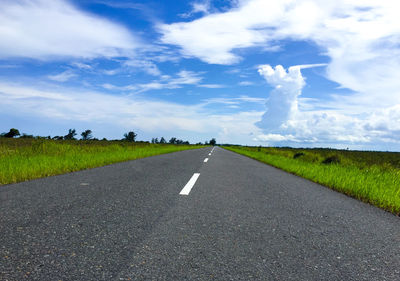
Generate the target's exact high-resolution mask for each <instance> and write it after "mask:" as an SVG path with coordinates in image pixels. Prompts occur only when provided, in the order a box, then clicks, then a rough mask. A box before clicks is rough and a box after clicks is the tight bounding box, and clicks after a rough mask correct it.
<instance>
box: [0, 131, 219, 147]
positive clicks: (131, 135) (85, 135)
mask: <svg viewBox="0 0 400 281" xmlns="http://www.w3.org/2000/svg"><path fill="white" fill-rule="evenodd" d="M77 135H78V133H77V132H76V130H75V129H69V130H68V133H67V134H66V135H64V136H54V137H51V136H47V137H42V136H33V135H28V134H25V133H23V134H21V133H20V132H19V130H18V129H15V128H11V129H10V131H9V132H7V133H1V134H0V137H4V138H16V137H19V138H36V139H53V140H78V139H77V138H76V136H77ZM80 136H81V138H80V140H84V141H85V140H99V139H97V138H95V137H93V132H92V130H85V131H83V132H82V133H81V134H80ZM136 137H137V134H136V133H135V132H134V131H130V132H127V133H125V134H124V135H123V138H122V139H121V140H122V141H128V142H136V141H137V139H136ZM101 140H102V141H107V139H106V138H103V139H101ZM146 142H147V141H146ZM147 143H148V142H147ZM151 143H154V144H167V143H169V144H190V142H189V141H184V140H181V139H177V138H175V137H172V138H171V139H170V140H169V141H168V142H167V140H166V139H165V138H164V137H161V138H160V139H158V138H152V139H151ZM216 143H217V141H216V140H215V138H212V139H211V140H210V141H205V142H204V144H205V145H216ZM196 144H197V145H202V144H203V143H201V142H198V143H196Z"/></svg>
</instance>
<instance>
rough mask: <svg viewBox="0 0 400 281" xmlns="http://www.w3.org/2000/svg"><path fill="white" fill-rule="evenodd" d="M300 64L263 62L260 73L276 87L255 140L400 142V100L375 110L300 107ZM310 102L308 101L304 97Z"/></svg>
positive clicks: (259, 124) (371, 143) (268, 101)
mask: <svg viewBox="0 0 400 281" xmlns="http://www.w3.org/2000/svg"><path fill="white" fill-rule="evenodd" d="M300 69H301V66H294V67H290V68H289V69H288V70H285V69H284V68H283V67H282V66H280V65H278V66H276V67H275V68H272V67H271V66H270V65H263V66H260V69H259V73H260V75H262V76H263V77H264V78H265V80H266V81H267V82H268V83H269V84H270V85H271V86H273V87H274V89H273V90H272V91H271V93H270V96H269V98H268V100H267V102H266V107H267V111H266V112H265V113H264V115H263V116H262V119H261V121H259V122H257V123H256V125H257V126H258V127H259V128H260V129H262V131H263V132H264V133H263V134H260V135H258V136H256V137H255V138H254V140H255V141H265V142H268V143H280V142H286V143H290V142H292V143H293V142H294V143H314V144H315V143H319V144H327V143H336V144H338V143H353V144H369V145H374V144H375V145H377V144H378V143H385V142H389V143H400V140H399V136H400V122H399V121H400V104H398V105H394V106H390V107H386V108H383V109H376V110H374V111H372V112H362V111H361V112H357V111H352V112H349V111H345V110H344V111H342V112H339V111H338V110H335V109H330V110H326V109H325V110H315V109H313V108H312V107H311V110H308V111H305V110H299V107H298V104H299V99H300V95H301V91H302V89H303V87H304V86H305V80H304V78H303V76H302V74H301V71H300ZM303 102H305V103H307V101H303Z"/></svg>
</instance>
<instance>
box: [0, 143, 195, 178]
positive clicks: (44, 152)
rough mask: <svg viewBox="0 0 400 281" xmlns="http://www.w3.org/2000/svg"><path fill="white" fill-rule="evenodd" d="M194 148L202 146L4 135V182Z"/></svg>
mask: <svg viewBox="0 0 400 281" xmlns="http://www.w3.org/2000/svg"><path fill="white" fill-rule="evenodd" d="M194 148H199V146H194V145H170V144H148V143H129V142H123V141H59V140H57V141H55V140H44V139H41V140H38V139H7V138H0V184H10V183H16V182H21V181H26V180H31V179H35V178H41V177H47V176H53V175H57V174H63V173H68V172H73V171H79V170H83V169H88V168H94V167H99V166H104V165H108V164H112V163H116V162H122V161H127V160H133V159H138V158H144V157H148V156H153V155H158V154H164V153H170V152H175V151H180V150H187V149H194Z"/></svg>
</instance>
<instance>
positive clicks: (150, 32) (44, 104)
mask: <svg viewBox="0 0 400 281" xmlns="http://www.w3.org/2000/svg"><path fill="white" fill-rule="evenodd" d="M399 9H400V3H396V1H387V2H384V3H375V1H361V2H360V1H358V0H351V1H344V0H340V1H335V2H334V3H326V2H323V1H320V0H312V1H302V0H299V1H294V2H293V1H279V2H273V1H263V0H237V1H236V0H235V1H231V0H199V1H183V0H179V1H155V0H149V1H122V0H121V1H119V0H117V1H110V0H83V1H82V0H81V1H78V0H52V1H47V0H30V1H28V0H12V1H11V0H5V1H3V2H2V3H1V4H0V22H1V26H3V27H4V28H2V29H0V37H1V38H2V40H1V42H0V118H1V120H2V122H1V124H0V133H2V132H8V130H9V129H10V128H16V129H18V130H19V131H20V133H21V134H22V133H26V134H29V135H30V134H32V135H40V136H48V135H50V136H52V137H53V136H56V135H59V136H63V135H65V134H66V133H67V131H68V129H70V128H74V129H76V131H77V132H78V136H79V133H80V132H82V131H84V130H87V129H90V130H92V131H93V136H94V137H96V138H98V139H102V138H107V139H118V138H119V139H121V138H122V137H123V134H124V133H126V132H129V131H134V132H135V133H137V134H138V140H143V141H150V140H151V139H152V138H156V137H157V138H161V137H164V138H165V139H166V140H167V141H168V140H169V139H170V138H172V137H176V138H178V139H181V140H184V141H186V140H187V141H189V142H190V143H198V142H202V143H204V142H205V141H206V140H211V139H212V138H215V139H216V140H217V143H230V144H234V143H237V144H239V145H249V146H260V145H261V146H273V147H286V146H289V147H294V148H300V147H302V148H334V149H344V150H346V149H347V148H348V149H350V150H364V151H365V150H366V151H392V152H398V151H400V80H399V79H398V74H397V73H398V69H400V56H399V54H400V39H399V38H400V19H399V18H398V15H397V14H396V11H398V10H399Z"/></svg>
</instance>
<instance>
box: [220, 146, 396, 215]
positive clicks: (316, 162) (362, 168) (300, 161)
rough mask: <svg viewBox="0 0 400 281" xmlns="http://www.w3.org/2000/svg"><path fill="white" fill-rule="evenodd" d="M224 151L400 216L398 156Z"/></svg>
mask: <svg viewBox="0 0 400 281" xmlns="http://www.w3.org/2000/svg"><path fill="white" fill-rule="evenodd" d="M224 148H226V149H229V150H231V151H234V152H237V153H240V154H243V155H246V156H248V157H251V158H254V159H256V160H259V161H261V162H264V163H267V164H270V165H272V166H275V167H277V168H280V169H282V170H285V171H288V172H290V173H293V174H295V175H298V176H301V177H304V178H307V179H310V180H312V181H314V182H317V183H320V184H322V185H325V186H327V187H330V188H332V189H335V190H337V191H339V192H342V193H345V194H347V195H349V196H352V197H354V198H357V199H359V200H362V201H364V202H367V203H370V204H372V205H375V206H377V207H380V208H383V209H385V210H387V211H389V212H392V213H394V214H397V215H399V214H400V153H397V152H372V151H348V150H333V149H293V148H273V147H243V146H226V147H224Z"/></svg>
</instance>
